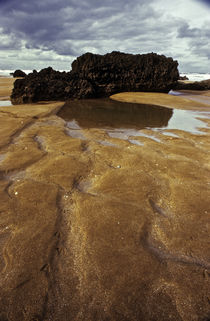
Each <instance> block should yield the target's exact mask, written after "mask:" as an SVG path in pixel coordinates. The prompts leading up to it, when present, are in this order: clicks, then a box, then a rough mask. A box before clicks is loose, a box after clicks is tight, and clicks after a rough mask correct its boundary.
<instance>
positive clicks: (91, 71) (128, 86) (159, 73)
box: [11, 52, 179, 103]
mask: <svg viewBox="0 0 210 321" xmlns="http://www.w3.org/2000/svg"><path fill="white" fill-rule="evenodd" d="M177 66H178V63H177V61H174V60H173V59H172V58H166V57H165V56H163V55H162V56H161V55H157V54H155V53H151V54H144V55H132V54H125V53H120V52H112V53H109V54H106V55H103V56H102V55H95V54H91V53H86V54H84V55H82V56H80V57H79V58H77V59H76V60H75V61H74V62H73V63H72V70H71V71H70V72H58V71H55V70H53V69H52V68H51V67H49V68H46V69H43V70H41V71H40V72H36V71H34V72H33V73H31V74H29V75H28V76H26V77H25V79H21V80H16V82H15V84H14V89H13V92H12V96H11V99H12V102H13V103H27V102H36V101H40V100H67V99H71V98H95V97H108V96H110V95H112V94H115V93H118V92H125V91H155V92H168V91H169V90H170V89H171V88H172V87H173V86H175V84H176V83H177V80H178V78H179V72H178V69H177Z"/></svg>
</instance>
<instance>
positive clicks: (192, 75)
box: [180, 72, 210, 81]
mask: <svg viewBox="0 0 210 321" xmlns="http://www.w3.org/2000/svg"><path fill="white" fill-rule="evenodd" d="M180 76H187V78H188V79H189V80H190V81H202V80H207V79H210V73H206V74H199V73H193V72H192V73H180Z"/></svg>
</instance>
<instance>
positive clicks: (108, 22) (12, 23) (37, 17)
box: [0, 0, 157, 55]
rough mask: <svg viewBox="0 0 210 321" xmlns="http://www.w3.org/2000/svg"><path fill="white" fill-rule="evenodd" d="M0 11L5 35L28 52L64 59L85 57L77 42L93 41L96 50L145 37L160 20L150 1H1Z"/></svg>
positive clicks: (90, 44)
mask: <svg viewBox="0 0 210 321" xmlns="http://www.w3.org/2000/svg"><path fill="white" fill-rule="evenodd" d="M150 3H152V1H150ZM0 9H1V22H0V24H1V26H2V27H3V33H4V34H12V35H13V38H16V39H17V42H18V39H19V40H20V39H21V40H24V41H25V42H26V47H27V48H35V49H36V48H42V49H48V50H54V51H55V52H57V53H59V54H62V55H77V54H80V53H81V51H82V48H80V46H79V44H76V43H75V41H77V42H78V41H84V42H85V43H86V42H87V41H89V46H92V43H91V42H94V41H96V40H97V41H103V40H104V39H105V40H107V39H113V40H114V39H117V40H119V38H121V39H122V40H123V39H126V38H131V37H134V36H138V35H139V34H143V33H144V32H145V28H146V24H145V22H146V20H147V19H148V18H150V19H151V18H152V17H153V18H155V17H156V16H157V12H155V11H154V10H152V8H151V7H150V5H148V2H147V1H146V0H133V1H130V2H129V3H128V1H127V0H116V1H112V0H106V2H104V1H99V0H92V1H83V0H79V1H78V0H77V1H76V0H71V1H67V0H61V1H57V0H56V1H55V0H51V1H49V0H45V1H43V0H36V1H28V0H22V1H16V0H7V1H2V0H1V1H0ZM81 45H82V44H81ZM95 45H96V44H94V46H95Z"/></svg>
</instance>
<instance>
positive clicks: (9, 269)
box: [0, 78, 210, 321]
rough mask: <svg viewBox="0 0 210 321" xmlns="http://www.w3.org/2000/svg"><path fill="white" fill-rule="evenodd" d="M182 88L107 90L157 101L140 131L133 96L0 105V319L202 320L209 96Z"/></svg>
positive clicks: (208, 267)
mask: <svg viewBox="0 0 210 321" xmlns="http://www.w3.org/2000/svg"><path fill="white" fill-rule="evenodd" d="M13 81H14V79H12V78H8V79H6V78H0V100H8V98H9V96H10V93H11V89H12V85H13ZM184 94H185V96H184V97H183V96H180V97H177V96H172V95H167V94H158V93H122V94H117V95H114V96H112V97H111V98H112V100H111V101H112V102H113V100H117V101H121V102H127V103H139V104H142V106H144V108H145V105H147V107H146V109H147V108H151V112H152V110H153V108H158V106H162V107H165V108H160V109H157V110H158V111H159V112H158V114H159V118H158V115H156V116H152V115H151V116H148V117H151V119H150V123H149V124H147V122H146V120H144V121H142V124H141V128H140V129H139V128H138V123H137V122H136V119H137V118H138V108H139V109H141V105H139V107H138V105H136V104H135V106H134V105H133V106H134V107H133V110H134V112H135V113H136V117H135V119H133V118H129V117H130V116H126V115H128V114H126V112H128V111H127V110H126V111H123V112H122V109H121V108H123V107H121V105H118V106H119V113H121V114H123V113H124V112H125V114H124V115H125V116H123V115H122V117H124V118H120V116H118V114H117V116H116V119H115V118H114V116H113V120H112V121H111V120H110V117H109V115H108V117H107V116H106V114H104V112H103V113H102V112H101V113H102V114H103V122H101V123H100V121H99V120H100V115H102V114H101V113H100V112H98V114H95V116H94V115H92V114H91V112H92V110H91V107H90V105H91V103H90V102H88V101H87V102H83V101H74V102H72V103H71V102H67V103H66V104H65V103H64V102H40V103H36V104H27V105H17V106H7V107H0V124H1V126H0V199H1V202H0V253H1V260H0V271H1V276H0V288H1V291H0V320H5V321H6V320H8V321H9V320H12V321H20V320H22V321H23V320H27V321H32V320H34V321H35V320H45V321H48V320H53V321H62V320H75V321H94V320H97V321H99V320H101V321H102V320H104V321H105V320H106V321H108V320H123V321H135V320H136V321H137V320H138V321H139V320H141V321H155V320H158V321H169V320H172V321H182V320H183V321H204V320H209V317H210V315H209V302H210V296H209V288H210V282H209V281H210V279H209V272H210V257H209V242H210V238H209V235H210V233H209V214H210V203H209V192H210V168H209V164H210V154H209V150H210V128H209V126H210V118H209V113H210V97H209V95H210V94H209V91H208V92H204V93H199V94H197V93H195V92H184ZM195 94H196V95H195ZM195 96H196V97H197V100H196V97H195ZM203 97H204V98H203ZM98 101H99V102H100V100H98ZM94 103H95V104H96V105H97V104H99V103H98V102H93V104H94ZM115 103H116V104H117V102H113V104H115ZM103 104H104V105H103V106H106V104H108V103H107V100H105V101H104V102H103ZM99 105H100V104H99ZM63 106H64V107H63ZM71 106H72V110H73V106H75V110H76V109H77V112H78V110H79V109H81V110H82V109H83V108H86V106H89V107H88V108H90V116H89V118H88V116H84V115H83V114H81V113H76V114H75V116H74V114H71V113H70V112H69V110H70V108H71ZM113 106H114V105H113ZM166 107H167V108H169V109H166ZM110 108H111V107H110ZM142 108H143V107H142ZM172 108H173V111H172ZM99 109H100V106H99V107H98V109H97V110H99ZM102 109H103V108H102ZM180 110H181V112H183V113H182V114H179V113H180ZM154 113H155V111H154ZM176 113H177V114H176ZM142 115H143V114H142ZM142 115H140V116H141V117H140V116H139V119H143V116H142ZM160 115H161V117H160ZM176 115H178V116H179V117H183V124H184V125H182V127H183V128H182V129H180V127H178V125H179V124H178V125H177V129H173V128H172V127H170V123H171V122H172V119H173V117H175V116H176ZM180 115H181V116H180ZM182 115H183V116H182ZM178 116H177V117H178ZM148 117H146V119H147V118H148ZM154 117H155V118H154ZM188 117H189V118H188ZM190 117H192V129H189V130H188V129H187V128H188V127H187V125H188V119H189V120H190V119H191V118H190ZM117 119H119V123H118V125H117V129H116V121H117ZM180 119H181V118H180ZM139 121H140V120H139ZM99 123H100V125H99ZM185 124H186V128H185ZM197 124H199V125H197ZM193 126H194V127H193ZM197 126H198V127H199V128H197ZM178 128H179V129H178Z"/></svg>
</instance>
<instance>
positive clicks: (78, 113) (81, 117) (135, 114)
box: [58, 99, 210, 146]
mask: <svg viewBox="0 0 210 321" xmlns="http://www.w3.org/2000/svg"><path fill="white" fill-rule="evenodd" d="M58 116H60V117H62V118H63V119H64V120H65V121H66V122H67V133H68V135H70V136H71V137H75V138H80V139H85V137H84V135H83V133H82V130H83V129H89V128H91V129H93V128H96V129H101V130H103V131H105V132H106V133H107V135H108V137H111V138H119V139H123V140H127V141H129V142H130V143H132V144H136V145H140V146H142V145H143V143H142V142H140V141H138V140H135V137H145V138H149V139H152V140H154V141H156V142H158V143H160V142H161V140H160V139H159V136H158V135H157V133H161V134H164V135H168V136H173V137H178V136H177V135H176V134H174V133H173V132H171V131H173V130H174V129H175V130H182V131H187V132H190V133H192V134H196V135H199V134H205V133H204V132H202V131H201V130H200V129H202V128H207V127H208V125H207V123H206V122H205V121H202V119H206V118H209V117H210V113H209V112H203V111H202V112H199V111H190V110H182V109H169V108H165V107H159V106H155V107H154V106H150V105H140V104H135V103H122V102H117V101H113V100H110V99H88V100H79V101H78V100H77V101H68V102H66V104H65V105H64V107H63V108H62V109H61V110H60V111H59V113H58ZM144 129H146V130H147V131H146V133H145V131H144ZM149 130H150V131H149ZM157 136H158V137H157ZM103 144H104V145H108V144H109V143H106V142H103Z"/></svg>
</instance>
